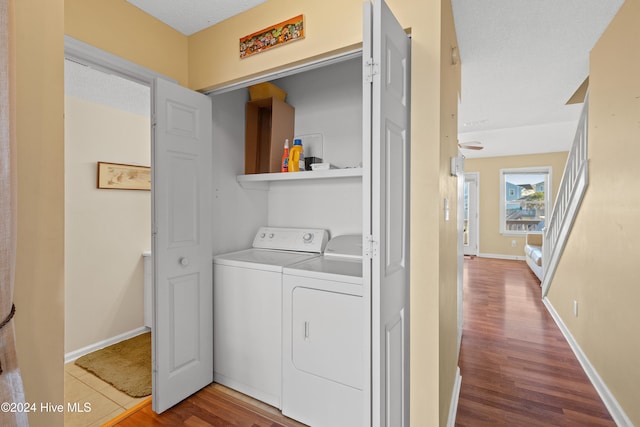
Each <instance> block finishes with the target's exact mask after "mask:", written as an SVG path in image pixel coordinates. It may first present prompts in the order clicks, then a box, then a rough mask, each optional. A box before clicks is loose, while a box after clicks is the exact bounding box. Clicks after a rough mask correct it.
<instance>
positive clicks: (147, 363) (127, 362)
mask: <svg viewBox="0 0 640 427" xmlns="http://www.w3.org/2000/svg"><path fill="white" fill-rule="evenodd" d="M75 363H76V365H78V366H80V367H81V368H84V369H86V370H87V371H89V372H91V373H92V374H94V375H95V376H97V377H98V378H100V379H101V380H103V381H105V382H108V383H109V384H111V385H112V386H114V387H115V388H117V389H118V390H120V391H122V392H123V393H126V394H128V395H129V396H131V397H144V396H149V395H150V394H151V333H150V332H147V333H144V334H141V335H138V336H135V337H133V338H130V339H128V340H125V341H121V342H119V343H117V344H113V345H111V346H109V347H105V348H103V349H101V350H98V351H94V352H93V353H89V354H87V355H85V356H82V357H81V358H79V359H78V360H76V362H75Z"/></svg>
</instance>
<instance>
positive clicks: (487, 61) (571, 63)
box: [452, 0, 623, 157]
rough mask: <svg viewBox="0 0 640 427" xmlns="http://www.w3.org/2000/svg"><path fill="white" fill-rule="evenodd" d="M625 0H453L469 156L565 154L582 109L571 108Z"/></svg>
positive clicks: (461, 118) (464, 138) (462, 125)
mask: <svg viewBox="0 0 640 427" xmlns="http://www.w3.org/2000/svg"><path fill="white" fill-rule="evenodd" d="M622 3H623V0H535V1H532V0H489V1H478V0H452V4H453V11H454V20H455V25H456V33H457V36H458V44H459V50H460V57H461V63H462V93H461V99H460V106H459V107H460V108H459V140H460V142H466V141H471V140H477V141H480V142H482V143H483V145H484V146H485V149H484V150H482V151H473V152H472V151H471V150H464V154H465V156H467V157H484V156H495V155H508V154H524V153H535V152H553V151H565V150H568V148H569V147H570V145H571V142H572V141H573V136H574V134H575V131H576V126H577V122H576V121H577V119H578V117H579V115H580V111H581V109H582V104H576V105H569V106H567V105H565V103H566V102H567V100H569V98H570V97H571V95H572V94H573V93H574V91H575V90H576V89H578V87H579V86H580V84H581V83H582V82H583V81H584V79H585V78H586V77H587V75H588V73H589V52H590V51H591V49H592V48H593V46H594V44H595V43H596V41H597V40H598V38H599V37H600V36H601V35H602V33H603V31H604V30H605V28H606V27H607V25H608V24H609V22H611V20H612V19H613V16H614V15H615V13H616V12H617V11H618V9H619V8H620V6H621V5H622Z"/></svg>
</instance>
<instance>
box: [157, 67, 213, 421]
mask: <svg viewBox="0 0 640 427" xmlns="http://www.w3.org/2000/svg"><path fill="white" fill-rule="evenodd" d="M154 93H155V99H154V114H153V118H152V120H153V121H152V123H153V132H152V135H153V142H152V156H153V160H154V161H153V169H152V176H153V179H152V193H151V194H152V206H153V212H152V217H153V220H152V228H153V230H152V232H153V250H152V252H153V254H152V256H153V268H154V287H153V288H154V289H153V291H154V292H153V299H154V312H153V330H152V354H153V356H152V358H153V362H152V369H153V410H154V411H156V412H157V413H160V412H163V411H164V410H166V409H168V408H169V407H171V406H173V405H175V404H176V403H178V402H180V401H181V400H183V399H185V398H186V397H188V396H189V395H191V394H193V393H195V392H196V391H198V390H199V389H201V388H202V387H204V386H206V385H208V384H210V383H211V382H212V381H213V277H212V276H213V265H212V233H211V229H212V217H211V213H212V205H211V204H212V191H211V189H212V188H211V186H212V147H211V144H212V140H211V127H212V120H211V99H210V98H209V97H207V96H205V95H202V94H200V93H197V92H194V91H191V90H188V89H185V88H183V87H181V86H178V85H176V84H173V83H170V82H167V81H164V80H160V79H158V80H156V82H155V91H154Z"/></svg>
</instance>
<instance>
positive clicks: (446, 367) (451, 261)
mask: <svg viewBox="0 0 640 427" xmlns="http://www.w3.org/2000/svg"><path fill="white" fill-rule="evenodd" d="M441 15H442V16H441V23H442V24H441V25H442V40H441V42H440V43H441V51H440V73H441V74H440V79H441V83H440V84H441V87H440V165H439V174H440V199H439V200H438V202H439V203H438V204H439V205H440V209H439V212H440V215H439V217H440V221H439V224H440V231H439V233H440V241H439V244H440V254H439V275H440V278H439V279H438V283H439V284H440V287H439V290H438V292H439V300H440V307H439V331H438V334H439V346H440V352H439V365H440V373H439V374H440V388H439V395H440V398H439V401H440V407H439V413H440V425H441V426H443V425H446V423H447V418H448V416H449V406H450V404H451V393H452V391H453V385H454V384H453V383H452V380H453V378H454V377H455V374H456V369H457V367H458V357H457V350H458V329H457V327H458V313H457V304H458V292H457V279H458V278H457V274H458V269H457V256H458V221H457V212H458V178H455V177H452V176H451V163H450V159H451V157H456V156H457V155H458V146H457V140H458V94H459V91H460V72H461V67H460V64H457V65H452V63H451V62H452V61H451V48H452V47H453V46H457V44H458V43H457V40H456V33H455V28H454V26H453V11H452V9H451V3H450V2H443V3H442V14H441ZM415 80H416V79H414V80H413V81H415ZM413 105H415V103H414V104H413ZM412 149H413V147H412ZM415 159H416V162H415V164H414V165H415V166H414V168H419V167H420V166H419V164H420V163H422V162H421V160H422V159H423V157H415ZM459 179H463V178H462V177H460V178H459ZM412 185H413V184H412ZM414 189H415V190H416V191H415V192H414V193H413V194H412V203H413V201H414V200H420V201H423V200H424V197H425V196H426V194H425V193H423V191H422V189H421V188H420V187H418V188H415V187H414ZM445 198H447V199H448V202H449V210H450V219H449V220H448V221H446V220H445V217H444V214H443V212H444V209H445V206H444V199H445ZM412 255H413V254H412ZM412 259H414V260H419V259H421V258H417V257H414V256H412ZM417 308H418V310H420V306H418V307H417ZM411 320H412V322H413V321H414V319H413V318H412V319H411ZM419 325H420V324H419V323H413V324H412V326H413V327H414V328H419ZM412 345H413V343H412ZM416 356H417V357H419V356H418V355H416ZM413 402H414V407H415V405H416V404H417V402H418V401H416V400H415V399H414V400H413ZM412 425H413V424H412ZM418 425H422V424H418Z"/></svg>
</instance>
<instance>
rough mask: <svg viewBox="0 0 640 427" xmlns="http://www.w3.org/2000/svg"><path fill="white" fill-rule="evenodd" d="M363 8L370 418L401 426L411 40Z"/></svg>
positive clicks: (405, 371) (386, 13) (404, 412)
mask: <svg viewBox="0 0 640 427" xmlns="http://www.w3.org/2000/svg"><path fill="white" fill-rule="evenodd" d="M364 12H365V18H364V26H363V28H364V32H365V34H364V43H363V63H364V79H363V80H364V86H363V88H364V89H363V98H364V99H363V103H364V114H363V120H364V128H363V136H364V147H363V165H364V168H365V170H364V177H363V187H364V205H363V206H364V211H365V212H364V220H363V225H364V242H363V245H364V247H365V252H366V255H368V256H366V257H365V260H364V264H365V267H364V276H365V283H367V281H368V280H367V279H370V283H371V294H370V300H371V301H370V302H371V396H372V400H371V411H370V412H371V425H372V426H374V427H378V426H386V427H403V426H408V425H409V352H408V348H409V346H408V344H409V313H408V309H409V304H408V299H409V279H408V272H409V269H408V267H409V265H408V263H409V241H408V237H409V149H410V147H409V112H410V99H409V93H410V60H409V58H410V42H409V38H408V37H407V35H406V34H405V32H404V31H403V29H402V27H401V26H400V24H399V23H398V22H397V21H396V19H395V17H394V16H393V14H392V13H391V11H390V10H389V8H388V6H387V5H386V3H384V2H383V1H378V0H376V1H375V3H374V4H373V5H372V4H370V3H365V6H364ZM368 208H370V209H368ZM367 276H369V277H367Z"/></svg>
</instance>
